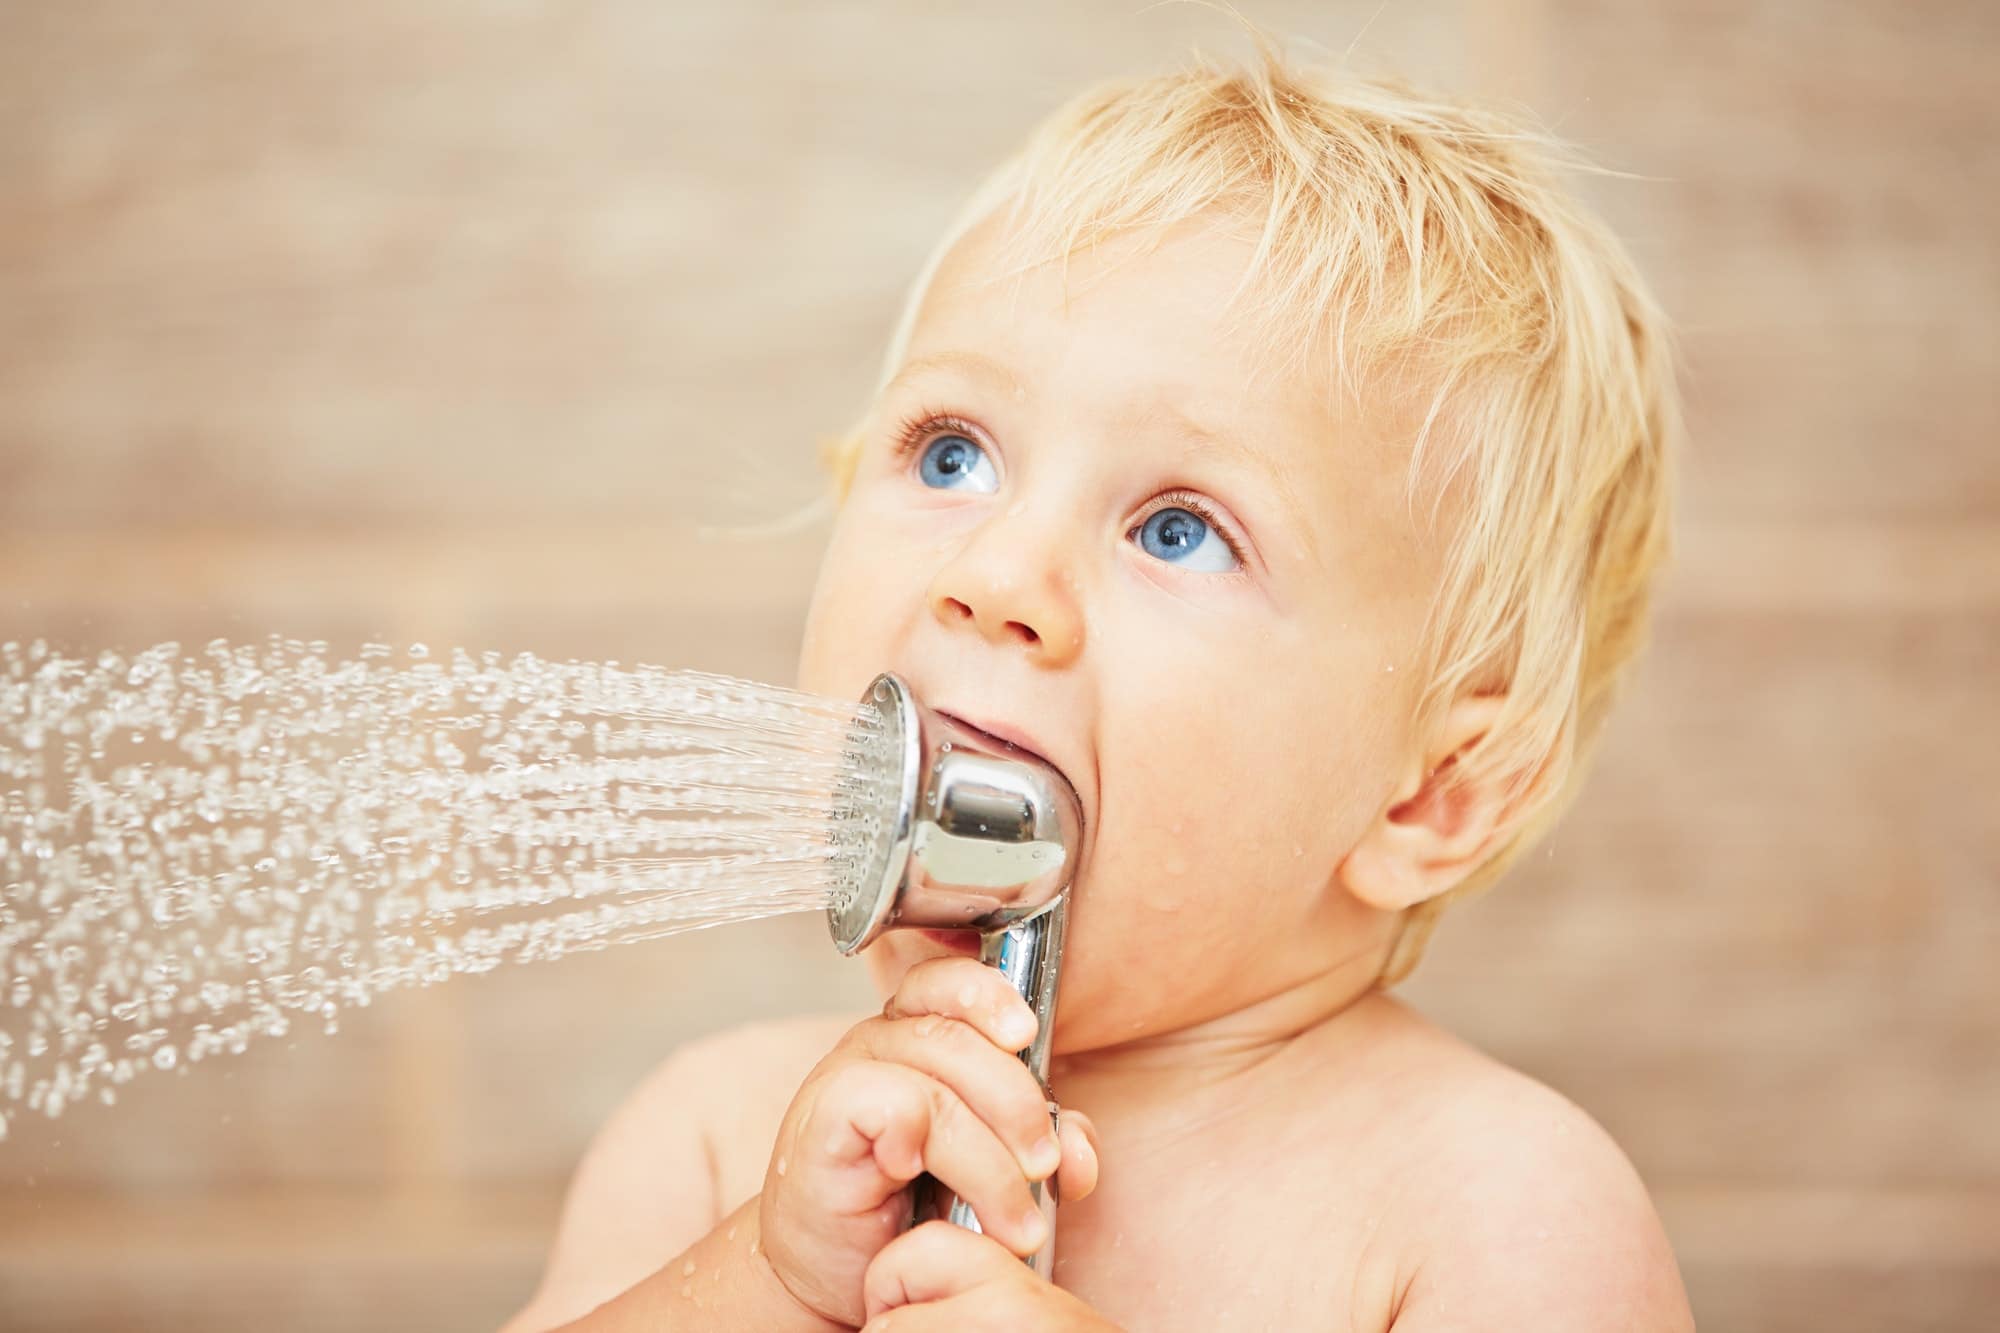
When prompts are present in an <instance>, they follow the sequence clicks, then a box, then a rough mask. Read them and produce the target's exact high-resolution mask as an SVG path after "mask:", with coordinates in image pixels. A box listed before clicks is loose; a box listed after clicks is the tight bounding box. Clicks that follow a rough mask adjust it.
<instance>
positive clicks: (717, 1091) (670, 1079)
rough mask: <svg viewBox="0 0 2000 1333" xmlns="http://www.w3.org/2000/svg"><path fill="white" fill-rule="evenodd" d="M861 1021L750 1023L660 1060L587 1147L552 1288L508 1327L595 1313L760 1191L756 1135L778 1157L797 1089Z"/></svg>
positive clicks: (548, 1277) (545, 1283) (554, 1253)
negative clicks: (777, 1142) (781, 1130)
mask: <svg viewBox="0 0 2000 1333" xmlns="http://www.w3.org/2000/svg"><path fill="white" fill-rule="evenodd" d="M856 1021H857V1020H856V1018H855V1017H853V1016H837V1015H808V1016H804V1017H797V1018H786V1019H778V1020H771V1021H766V1022H758V1023H747V1024H743V1025H740V1026H738V1027H734V1028H729V1029H726V1030H724V1031H722V1032H718V1033H714V1034H712V1035H710V1036H706V1037H702V1038H700V1039H698V1040H695V1041H691V1042H689V1043H687V1044H686V1045H684V1046H682V1047H680V1048H679V1049H677V1050H675V1051H674V1052H673V1054H671V1055H670V1056H668V1057H667V1058H666V1059H665V1060H663V1061H662V1062H661V1063H660V1064H659V1065H658V1066H656V1067H655V1068H654V1069H653V1070H652V1072H650V1073H649V1074H648V1075H647V1076H646V1077H645V1078H644V1079H643V1080H641V1082H640V1083H639V1084H638V1086H637V1087H635V1088H634V1089H633V1090H632V1091H631V1092H630V1093H629V1094H627V1095H626V1097H625V1099H624V1101H623V1102H621V1103H620V1104H619V1106H618V1108H617V1109H616V1110H615V1111H613V1112H612V1113H611V1115H610V1117H609V1118H608V1119H607V1120H606V1121H605V1122H604V1124H603V1126H602V1127H601V1128H600V1129H599V1130H598V1131H597V1134H596V1136H595V1137H594V1138H593V1139H592V1140H591V1142H590V1146H589V1147H588V1148H587V1149H586V1150H585V1152H584V1155H583V1159H582V1161H581V1162H580V1163H579V1164H578V1166H577V1169H576V1173H575V1176H574V1177H573V1178H572V1180H571V1182H570V1187H569V1193H568V1195H567V1196H566V1197H565V1199H564V1201H563V1211H562V1220H561V1222H560V1224H559V1225H558V1227H557V1232H556V1239H555V1243H554V1245H553V1246H552V1247H551V1250H550V1254H549V1262H548V1268H547V1271H546V1272H545V1274H544V1275H543V1279H542V1285H541V1288H540V1290H539V1291H538V1292H537V1293H536V1295H535V1298H534V1300H533V1301H532V1302H530V1304H529V1306H528V1308H527V1309H526V1310H524V1311H522V1313H521V1314H520V1315H518V1316H516V1318H515V1321H514V1322H513V1323H511V1324H509V1326H508V1327H509V1329H510V1330H512V1329H517V1328H518V1329H528V1328H546V1327H550V1326H552V1325H553V1324H557V1323H561V1322H564V1321H565V1320H567V1319H571V1318H574V1317H576V1316H578V1315H581V1314H584V1313H587V1312H588V1311H590V1310H592V1309H594V1308H595V1307H596V1306H598V1305H599V1304H601V1303H603V1302H604V1301H606V1300H609V1299H610V1298H611V1297H613V1296H616V1295H618V1294H619V1293H620V1292H622V1291H624V1290H626V1289H627V1288H628V1287H630V1286H632V1285H633V1284H634V1283H636V1282H639V1281H641V1280H642V1279H644V1278H646V1277H647V1276H648V1275H650V1274H651V1273H653V1272H654V1271H655V1270H657V1269H658V1268H659V1266H660V1265H661V1264H663V1263H665V1262H666V1261H667V1260H669V1259H671V1258H673V1257H674V1256H675V1255H677V1254H679V1253H680V1252H681V1251H682V1250H685V1249H686V1248H687V1247H688V1246H689V1245H692V1244H693V1243H694V1242H696V1241H698V1240H700V1239H701V1238H702V1237H703V1236H705V1235H707V1234H708V1232H709V1230H710V1229H711V1228H713V1227H714V1226H715V1224H716V1223H717V1222H719V1221H720V1220H721V1219H722V1218H723V1217H725V1216H726V1215H727V1214H728V1213H729V1212H731V1211H732V1210H733V1209H734V1208H735V1207H736V1205H738V1204H740V1203H741V1202H742V1201H743V1200H744V1199H745V1198H747V1197H749V1195H751V1194H754V1193H756V1191H757V1189H758V1188H759V1187H760V1184H761V1181H762V1177H763V1156H761V1155H760V1153H759V1149H758V1147H757V1136H758V1135H759V1134H760V1133H761V1134H762V1136H763V1138H762V1149H761V1152H762V1153H763V1154H768V1153H769V1151H770V1145H771V1142H772V1140H773V1138H774V1137H775V1136H776V1133H777V1127H778V1124H779V1123H780V1122H781V1121H782V1120H783V1119H784V1114H785V1108H786V1107H788V1106H789V1105H790V1104H791V1098H792V1095H793V1093H795V1092H797V1091H798V1087H799V1084H800V1083H801V1082H803V1081H804V1079H805V1077H806V1075H807V1074H808V1073H810V1072H811V1070H812V1067H813V1065H814V1064H816V1063H817V1062H818V1061H819V1059H820V1057H822V1056H824V1055H825V1054H826V1053H827V1051H828V1050H830V1049H831V1048H832V1047H833V1045H834V1043H835V1042H837V1041H838V1040H839V1039H840V1036H841V1034H842V1033H844V1032H845V1031H846V1030H847V1029H848V1028H849V1027H851V1026H853V1024H854V1023H855V1022H856ZM746 1182H747V1183H748V1188H747V1189H745V1188H744V1186H745V1184H746Z"/></svg>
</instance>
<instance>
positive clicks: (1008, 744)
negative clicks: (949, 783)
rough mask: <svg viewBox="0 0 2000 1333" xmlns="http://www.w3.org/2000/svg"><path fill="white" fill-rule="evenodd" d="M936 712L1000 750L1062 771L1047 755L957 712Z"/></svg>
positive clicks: (1059, 771)
mask: <svg viewBox="0 0 2000 1333" xmlns="http://www.w3.org/2000/svg"><path fill="white" fill-rule="evenodd" d="M937 712H938V713H939V715H940V716H943V717H948V718H950V719H951V720H952V721H953V722H954V723H955V724H957V725H958V726H961V727H964V728H965V729H966V730H967V731H969V732H971V733H972V734H973V735H975V736H978V737H981V738H983V739H985V740H988V741H991V742H993V744H995V745H997V746H999V747H1000V748H1001V749H1002V750H1012V751H1014V752H1015V753H1017V754H1024V755H1027V756H1028V757H1029V758H1030V759H1036V760H1040V761H1041V762H1042V763H1044V764H1047V765H1048V766H1049V767H1050V768H1053V769H1055V771H1056V772H1058V773H1062V768H1061V767H1060V766H1059V765H1058V764H1057V763H1056V762H1055V761H1054V760H1052V759H1050V758H1049V757H1048V756H1047V755H1045V754H1042V753H1040V752H1039V751H1036V750H1031V749H1029V748H1028V747H1027V746H1025V745H1022V744H1020V743H1019V742H1017V741H1010V740H1007V739H1006V738H1005V737H1002V736H995V735H994V734H993V733H992V732H990V731H988V730H986V728H984V727H980V726H975V725H973V724H972V723H970V722H968V721H966V720H965V719H964V718H962V717H960V716H959V715H958V714H956V713H953V712H950V711H948V710H946V709H943V708H940V709H938V710H937ZM1063 780H1064V781H1068V780H1069V774H1067V773H1063Z"/></svg>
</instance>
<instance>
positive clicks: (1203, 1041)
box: [1049, 915, 1397, 1109]
mask: <svg viewBox="0 0 2000 1333" xmlns="http://www.w3.org/2000/svg"><path fill="white" fill-rule="evenodd" d="M1396 922H1397V918H1396V917H1394V916H1387V915H1385V916H1384V917H1383V918H1382V920H1381V922H1380V923H1379V926H1380V928H1379V929H1377V930H1370V931H1367V932H1364V935H1365V938H1364V939H1362V940H1361V941H1360V942H1359V943H1358V944H1354V945H1352V946H1351V947H1350V949H1349V951H1348V952H1346V953H1344V954H1342V955H1339V956H1337V957H1336V958H1335V959H1334V961H1333V962H1332V964H1331V965H1322V966H1320V967H1319V968H1318V969H1317V970H1315V971H1312V972H1310V973H1308V974H1306V975H1304V976H1303V977H1300V978H1298V979H1296V980H1293V981H1290V982H1288V983H1286V984H1283V985H1282V986H1281V987H1280V988H1279V989H1277V990H1275V991H1273V992H1271V993H1269V994H1267V995H1264V996H1262V997H1260V998H1258V999H1256V1000H1253V1001H1251V1002H1250V1003H1248V1004H1245V1005H1242V1006H1240V1007H1238V1008H1236V1009H1233V1010H1231V1011H1229V1012H1228V1013H1224V1014H1220V1015H1217V1016H1215V1017H1213V1018H1209V1019H1204V1020H1203V1021H1201V1022H1198V1023H1193V1024H1190V1025H1188V1026H1186V1027H1181V1028H1176V1029H1174V1030H1173V1031H1170V1032H1160V1033H1150V1034H1147V1035H1145V1036H1142V1037H1139V1038H1137V1039H1135V1040H1132V1041H1127V1042H1120V1043H1119V1044H1117V1045H1115V1046H1104V1047H1099V1048H1096V1049H1094V1050H1088V1051H1073V1052H1069V1053H1066V1054H1062V1055H1058V1056H1056V1057H1055V1058H1054V1059H1053V1060H1052V1061H1051V1062H1050V1069H1049V1078H1050V1083H1051V1084H1052V1085H1053V1086H1054V1087H1055V1089H1056V1095H1057V1096H1058V1097H1059V1098H1062V1099H1063V1100H1071V1099H1075V1100H1077V1101H1078V1102H1079V1103H1080V1104H1082V1105H1084V1106H1086V1108H1088V1107H1090V1106H1092V1105H1098V1106H1105V1107H1106V1109H1109V1108H1110V1105H1111V1104H1116V1103H1127V1102H1128V1101H1129V1104H1131V1105H1134V1106H1138V1105H1145V1104H1152V1105H1174V1104H1186V1103H1185V1099H1188V1098H1198V1097H1199V1095H1200V1094H1202V1093H1204V1092H1209V1091H1216V1090H1222V1089H1227V1088H1229V1087H1231V1086H1233V1085H1236V1084H1239V1083H1241V1082H1242V1081H1244V1080H1246V1079H1247V1078H1249V1077H1250V1076H1251V1075H1253V1074H1254V1073H1255V1072H1256V1071H1257V1070H1258V1069H1259V1068H1260V1067H1262V1066H1264V1065H1265V1064H1267V1063H1269V1062H1270V1061H1272V1060H1274V1059H1276V1058H1278V1057H1279V1056H1282V1055H1284V1054H1285V1053H1286V1052H1288V1051H1290V1050H1292V1049H1293V1048H1294V1047H1296V1046H1297V1045H1298V1044H1299V1043H1301V1042H1302V1041H1305V1040H1307V1039H1311V1040H1314V1041H1335V1042H1337V1041H1339V1040H1341V1039H1342V1038H1343V1037H1345V1036H1347V1035H1348V1033H1349V1030H1350V1029H1352V1028H1353V1027H1355V1026H1356V1024H1354V1023H1353V1022H1342V1021H1341V1020H1342V1019H1343V1017H1344V1016H1346V1015H1348V1014H1349V1013H1350V1012H1351V1011H1354V1010H1356V1009H1357V1008H1358V1007H1360V1006H1361V1005H1362V1003H1363V1002H1364V1001H1366V1000H1367V999H1368V998H1369V997H1370V996H1372V995H1374V994H1375V993H1376V982H1377V980H1378V979H1379V978H1380V977H1381V975H1382V968H1383V966H1384V965H1385V964H1386V962H1387V961H1388V955H1389V951H1390V948H1391V946H1392V945H1393V944H1394V941H1395V934H1396Z"/></svg>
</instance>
